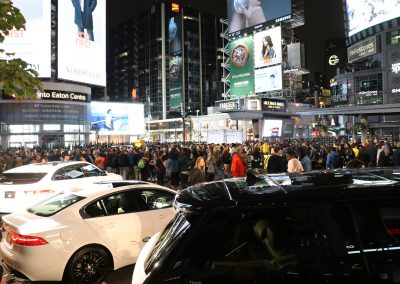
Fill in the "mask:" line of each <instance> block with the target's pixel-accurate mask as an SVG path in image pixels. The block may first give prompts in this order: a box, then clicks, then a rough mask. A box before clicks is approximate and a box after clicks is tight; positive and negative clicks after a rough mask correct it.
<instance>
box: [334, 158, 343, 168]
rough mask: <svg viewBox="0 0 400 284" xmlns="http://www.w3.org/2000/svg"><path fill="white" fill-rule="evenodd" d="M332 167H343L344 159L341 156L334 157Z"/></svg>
mask: <svg viewBox="0 0 400 284" xmlns="http://www.w3.org/2000/svg"><path fill="white" fill-rule="evenodd" d="M332 165H333V168H334V169H338V168H342V167H343V158H342V156H340V155H335V156H333V160H332Z"/></svg>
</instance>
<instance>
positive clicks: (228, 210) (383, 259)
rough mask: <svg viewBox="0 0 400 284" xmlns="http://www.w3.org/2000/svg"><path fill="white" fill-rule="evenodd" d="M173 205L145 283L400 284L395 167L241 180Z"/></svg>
mask: <svg viewBox="0 0 400 284" xmlns="http://www.w3.org/2000/svg"><path fill="white" fill-rule="evenodd" d="M175 208H176V209H177V211H178V213H177V215H176V217H175V218H174V219H173V220H172V221H171V222H170V223H169V225H168V226H167V227H166V229H165V230H164V231H163V232H162V233H161V234H159V235H158V236H157V239H154V240H153V242H150V243H149V245H151V244H152V247H150V248H149V249H148V250H147V251H148V252H147V254H148V255H146V256H144V257H145V261H144V271H145V273H146V280H145V282H144V283H279V284H280V283H318V284H320V283H341V284H342V283H343V284H344V283H400V169H374V170H353V171H352V170H339V171H323V172H310V173H301V174H282V175H261V176H256V175H253V174H248V176H247V178H241V179H228V180H224V181H217V182H212V183H206V184H198V185H195V186H192V187H189V188H187V189H185V190H183V191H181V192H180V193H179V194H178V195H177V196H176V199H175ZM136 269H140V268H139V267H137V268H136ZM135 274H136V271H135V273H134V277H135Z"/></svg>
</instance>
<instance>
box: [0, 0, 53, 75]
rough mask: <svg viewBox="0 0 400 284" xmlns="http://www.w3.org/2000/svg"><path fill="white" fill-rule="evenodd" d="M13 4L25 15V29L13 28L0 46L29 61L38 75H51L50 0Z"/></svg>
mask: <svg viewBox="0 0 400 284" xmlns="http://www.w3.org/2000/svg"><path fill="white" fill-rule="evenodd" d="M13 4H14V6H15V7H17V8H18V9H19V10H20V11H21V13H22V14H23V15H24V17H25V20H26V24H25V30H23V29H21V30H16V29H13V30H11V31H10V33H9V35H8V36H6V37H5V40H4V42H3V43H2V44H1V45H0V49H4V50H5V51H6V52H8V53H14V54H15V55H14V57H15V58H21V59H22V60H24V61H26V62H27V63H28V64H29V67H30V68H32V69H34V70H36V71H37V72H38V73H39V77H51V0H29V1H26V0H14V1H13ZM5 59H8V58H6V57H3V58H2V57H0V60H5Z"/></svg>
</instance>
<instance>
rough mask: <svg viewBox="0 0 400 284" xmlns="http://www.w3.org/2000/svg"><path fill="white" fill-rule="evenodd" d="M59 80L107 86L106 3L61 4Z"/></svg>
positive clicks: (77, 0)
mask: <svg viewBox="0 0 400 284" xmlns="http://www.w3.org/2000/svg"><path fill="white" fill-rule="evenodd" d="M58 78H59V79H64V80H70V81H75V82H80V83H87V84H91V85H99V86H105V85H106V1H105V0H72V1H65V0H59V1H58Z"/></svg>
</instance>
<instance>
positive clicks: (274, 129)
mask: <svg viewBox="0 0 400 284" xmlns="http://www.w3.org/2000/svg"><path fill="white" fill-rule="evenodd" d="M279 136H282V120H280V119H265V120H264V127H263V137H279Z"/></svg>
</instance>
